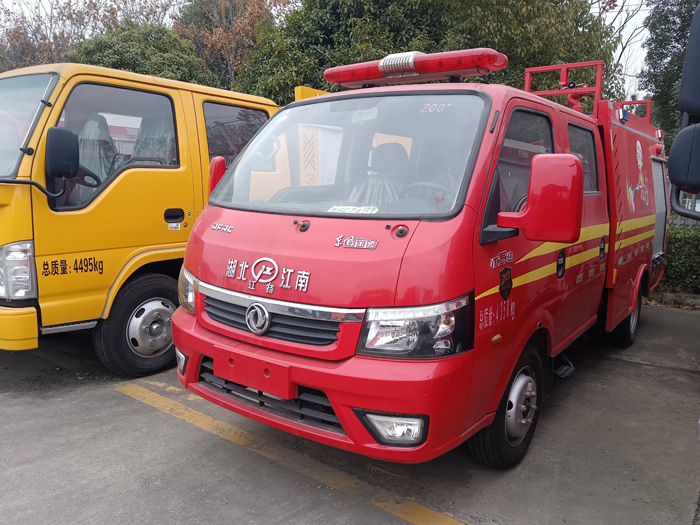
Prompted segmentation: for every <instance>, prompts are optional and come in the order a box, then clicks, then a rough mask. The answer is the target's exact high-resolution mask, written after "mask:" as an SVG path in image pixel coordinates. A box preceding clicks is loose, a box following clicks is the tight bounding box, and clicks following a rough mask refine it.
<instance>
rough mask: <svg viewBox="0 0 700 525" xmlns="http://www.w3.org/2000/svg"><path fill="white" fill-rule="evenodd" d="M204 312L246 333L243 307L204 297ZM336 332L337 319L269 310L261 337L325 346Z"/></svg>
mask: <svg viewBox="0 0 700 525" xmlns="http://www.w3.org/2000/svg"><path fill="white" fill-rule="evenodd" d="M204 311H205V312H207V314H209V317H211V318H212V319H213V320H214V321H216V322H218V323H221V324H225V325H226V326H231V327H233V328H237V329H238V330H243V331H245V332H250V330H249V329H248V326H247V325H246V323H245V312H246V307H245V306H239V305H237V304H231V303H229V302H226V301H222V300H221V299H216V298H214V297H204ZM339 331H340V324H339V323H337V322H333V321H320V320H317V319H306V318H302V317H295V316H291V315H284V314H277V313H271V314H270V329H269V330H268V331H267V333H266V334H265V337H270V338H272V339H281V340H282V341H290V342H292V343H303V344H307V345H313V346H327V345H330V344H333V343H334V342H335V341H337V340H338V332H339Z"/></svg>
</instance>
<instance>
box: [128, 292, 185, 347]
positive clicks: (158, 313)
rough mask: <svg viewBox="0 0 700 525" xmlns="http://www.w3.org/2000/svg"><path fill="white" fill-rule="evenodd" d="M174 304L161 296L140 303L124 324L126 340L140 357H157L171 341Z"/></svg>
mask: <svg viewBox="0 0 700 525" xmlns="http://www.w3.org/2000/svg"><path fill="white" fill-rule="evenodd" d="M174 312H175V305H174V304H173V303H172V302H171V301H169V300H168V299H165V298H163V297H154V298H152V299H149V300H147V301H144V302H143V303H141V304H140V305H139V306H138V308H136V309H135V310H134V312H133V313H132V314H131V316H130V317H129V322H128V323H127V324H126V340H127V342H128V343H129V347H130V348H131V350H132V351H133V352H134V353H135V354H136V355H138V356H140V357H157V356H159V355H161V354H163V353H164V352H166V351H167V350H168V349H169V348H170V345H172V343H173V331H172V321H171V319H172V316H173V313H174Z"/></svg>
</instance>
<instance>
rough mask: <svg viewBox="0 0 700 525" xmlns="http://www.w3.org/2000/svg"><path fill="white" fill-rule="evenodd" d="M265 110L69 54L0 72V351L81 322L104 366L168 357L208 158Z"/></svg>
mask: <svg viewBox="0 0 700 525" xmlns="http://www.w3.org/2000/svg"><path fill="white" fill-rule="evenodd" d="M277 109H278V107H277V106H276V105H275V104H274V103H273V102H272V101H270V100H267V99H264V98H260V97H255V96H249V95H245V94H241V93H234V92H230V91H225V90H221V89H213V88H208V87H204V86H198V85H193V84H187V83H184V82H177V81H172V80H165V79H161V78H155V77H150V76H145V75H137V74H133V73H127V72H124V71H116V70H111V69H106V68H101V67H95V66H86V65H81V64H51V65H44V66H36V67H30V68H24V69H18V70H14V71H9V72H6V73H3V74H1V75H0V224H1V225H2V227H1V228H0V350H29V349H33V348H36V347H37V346H38V340H39V337H41V336H42V335H45V334H53V333H58V332H67V331H72V330H92V331H93V341H94V346H95V350H96V353H97V355H98V357H99V359H100V360H101V361H102V362H103V363H104V364H105V365H106V366H107V367H108V368H109V369H111V370H112V371H114V372H115V373H118V374H120V375H124V376H140V375H146V374H150V373H154V372H157V371H160V370H163V369H165V368H167V367H169V366H172V364H173V363H174V359H175V354H174V347H173V345H172V332H171V326H170V318H171V315H172V314H173V312H174V311H175V309H176V307H177V305H178V295H177V276H178V273H179V271H180V266H181V264H182V257H183V254H184V251H185V244H186V243H187V238H188V236H189V233H190V231H191V229H192V225H193V224H194V221H195V219H196V218H197V216H198V215H199V213H200V212H201V210H202V208H203V207H204V206H205V205H206V202H207V199H208V195H209V191H210V188H209V185H210V181H209V165H210V160H211V159H213V158H214V157H219V156H220V157H224V159H226V162H227V163H229V162H230V161H232V160H233V159H234V158H235V157H236V155H238V153H239V152H240V150H241V149H242V148H243V147H244V146H245V144H246V143H247V142H248V141H249V140H250V138H251V137H252V136H253V135H254V134H255V133H256V132H257V130H258V129H259V128H260V127H261V126H262V125H263V124H264V123H265V122H266V121H267V119H268V118H269V117H270V116H271V115H272V114H273V113H274V112H275V111H277ZM221 227H222V228H224V229H225V228H227V227H228V226H227V225H222V226H221Z"/></svg>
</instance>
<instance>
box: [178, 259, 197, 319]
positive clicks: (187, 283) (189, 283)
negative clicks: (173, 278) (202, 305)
mask: <svg viewBox="0 0 700 525" xmlns="http://www.w3.org/2000/svg"><path fill="white" fill-rule="evenodd" d="M195 280H196V279H195V278H194V276H193V275H192V274H191V273H190V272H188V271H187V270H185V265H184V264H183V265H182V268H181V269H180V278H179V279H178V281H177V294H178V296H179V297H180V306H182V307H183V308H184V309H185V311H187V312H189V313H191V314H192V315H194V283H195Z"/></svg>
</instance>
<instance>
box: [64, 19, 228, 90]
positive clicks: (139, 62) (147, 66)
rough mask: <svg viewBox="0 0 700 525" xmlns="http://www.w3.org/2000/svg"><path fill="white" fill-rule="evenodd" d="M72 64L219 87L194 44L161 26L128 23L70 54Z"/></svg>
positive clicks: (87, 42) (113, 28)
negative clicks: (102, 67) (197, 55)
mask: <svg viewBox="0 0 700 525" xmlns="http://www.w3.org/2000/svg"><path fill="white" fill-rule="evenodd" d="M66 57H67V58H68V60H70V61H71V62H80V63H83V64H92V65H96V66H104V67H111V68H114V69H122V70H125V71H132V72H134V73H142V74H146V75H154V76H157V77H163V78H170V79H173V80H183V81H185V82H194V83H196V84H204V85H208V86H216V85H218V82H217V79H216V75H214V74H213V73H212V72H211V71H209V70H208V69H207V68H206V65H205V64H204V62H203V61H202V60H201V59H199V58H197V57H196V56H195V49H194V44H192V42H190V41H189V40H186V39H183V38H181V37H180V36H179V35H177V34H176V33H175V32H174V31H172V30H171V29H167V28H165V27H163V26H160V25H155V24H143V25H140V26H137V25H136V24H135V23H134V22H130V21H126V22H124V23H122V24H120V25H115V26H112V27H109V28H107V30H106V32H105V34H104V35H103V36H96V37H94V38H91V39H89V40H86V41H84V42H81V43H79V44H77V45H76V46H75V50H74V51H72V52H70V53H67V55H66Z"/></svg>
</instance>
